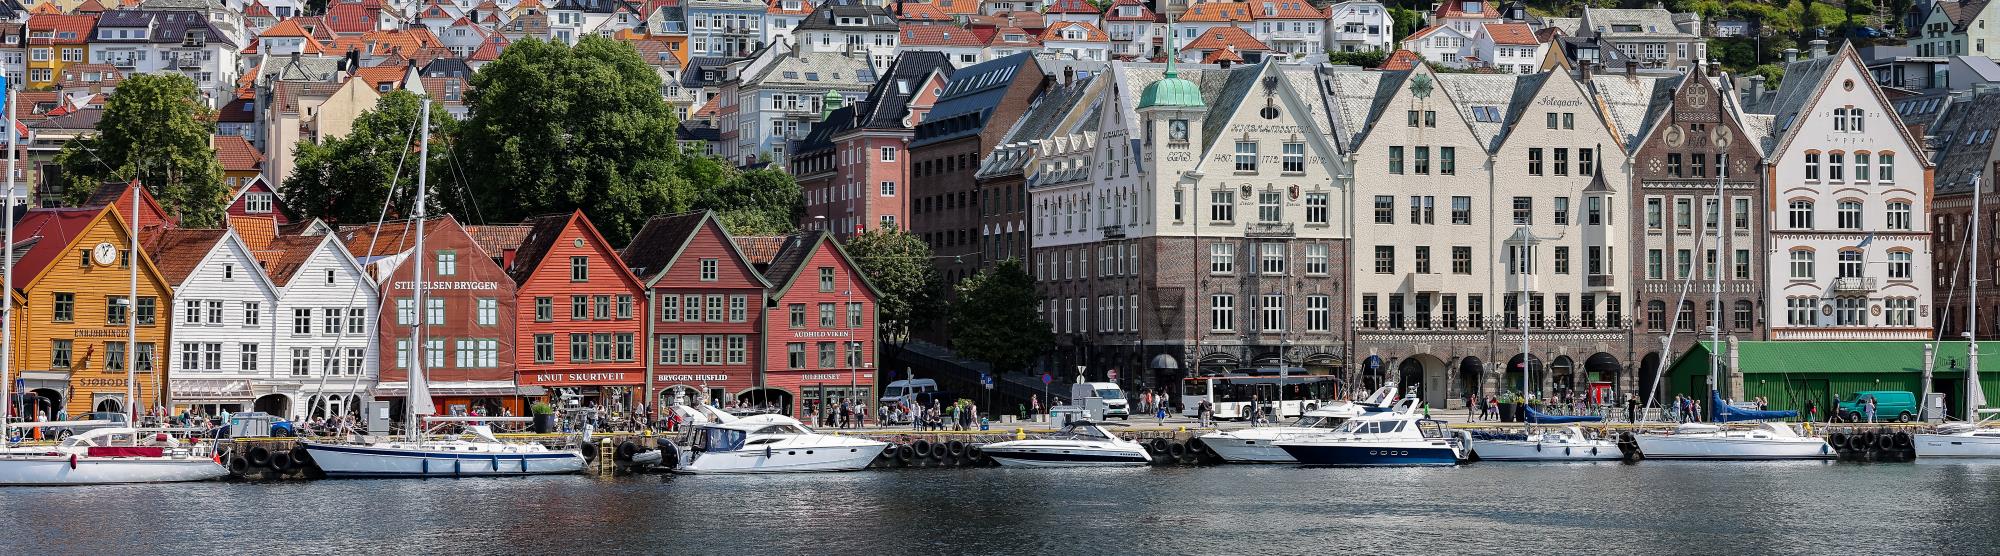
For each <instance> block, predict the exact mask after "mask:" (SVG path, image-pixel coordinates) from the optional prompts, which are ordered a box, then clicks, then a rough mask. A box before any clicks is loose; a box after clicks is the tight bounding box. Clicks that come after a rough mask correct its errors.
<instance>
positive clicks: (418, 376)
mask: <svg viewBox="0 0 2000 556" xmlns="http://www.w3.org/2000/svg"><path fill="white" fill-rule="evenodd" d="M421 114H422V116H421V117H420V121H421V122H422V123H420V124H418V125H419V126H421V127H422V128H423V131H421V132H420V137H422V140H421V141H418V142H417V153H418V154H417V196H416V197H417V198H416V202H415V208H414V209H412V212H411V215H412V216H413V217H414V218H415V219H416V221H417V240H416V245H415V247H414V248H413V249H412V250H411V251H410V259H409V260H410V264H411V267H410V271H411V272H410V279H411V282H410V288H411V290H412V291H413V292H414V293H412V294H411V296H410V312H411V313H413V315H412V317H413V318H411V319H410V322H411V325H410V350H409V354H410V377H409V380H408V381H407V384H409V388H408V390H409V392H408V395H407V396H404V398H405V403H407V404H409V408H408V411H407V412H405V415H407V419H408V420H409V422H408V423H405V424H404V432H405V434H407V435H409V438H410V440H412V441H415V440H421V439H423V431H422V430H421V429H420V428H419V427H420V426H421V423H422V420H421V419H420V418H419V417H418V415H420V414H421V415H429V414H431V412H432V411H434V410H435V409H434V408H430V407H419V404H420V403H421V404H423V405H429V404H430V385H429V384H428V382H429V381H428V380H425V378H424V358H425V357H427V356H429V355H430V354H429V353H428V350H426V349H424V322H425V319H426V318H428V317H429V311H428V310H426V308H425V307H424V203H425V201H424V195H425V194H426V193H428V191H426V190H425V187H426V186H427V185H428V184H427V183H426V181H425V178H426V176H428V175H429V174H430V144H431V101H430V99H429V98H424V99H423V109H422V112H421ZM420 412H421V413H420Z"/></svg>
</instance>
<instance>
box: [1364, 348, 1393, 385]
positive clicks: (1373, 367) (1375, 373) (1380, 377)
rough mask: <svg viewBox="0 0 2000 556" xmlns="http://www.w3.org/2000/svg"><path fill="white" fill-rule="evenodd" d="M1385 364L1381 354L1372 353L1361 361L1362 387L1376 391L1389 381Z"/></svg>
mask: <svg viewBox="0 0 2000 556" xmlns="http://www.w3.org/2000/svg"><path fill="white" fill-rule="evenodd" d="M1385 366H1386V365H1384V364H1383V361H1382V356H1380V355H1370V356H1368V358H1367V359H1364V360H1362V361H1361V389H1362V390H1363V391H1365V392H1374V391H1375V389H1377V388H1381V387H1382V386H1383V385H1384V383H1386V382H1387V380H1386V379H1387V378H1388V377H1387V376H1386V375H1387V374H1388V371H1387V369H1384V368H1383V367H1385Z"/></svg>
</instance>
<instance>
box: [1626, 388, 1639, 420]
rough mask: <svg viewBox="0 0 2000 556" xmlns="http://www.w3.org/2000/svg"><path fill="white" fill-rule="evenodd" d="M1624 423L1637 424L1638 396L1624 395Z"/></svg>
mask: <svg viewBox="0 0 2000 556" xmlns="http://www.w3.org/2000/svg"><path fill="white" fill-rule="evenodd" d="M1625 422H1627V423H1637V422H1639V395H1638V394H1626V395H1625Z"/></svg>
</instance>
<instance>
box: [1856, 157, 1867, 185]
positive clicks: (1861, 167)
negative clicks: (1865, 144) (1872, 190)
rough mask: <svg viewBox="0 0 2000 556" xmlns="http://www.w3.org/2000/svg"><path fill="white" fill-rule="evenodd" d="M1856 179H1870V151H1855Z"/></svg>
mask: <svg viewBox="0 0 2000 556" xmlns="http://www.w3.org/2000/svg"><path fill="white" fill-rule="evenodd" d="M1854 181H1868V153H1854Z"/></svg>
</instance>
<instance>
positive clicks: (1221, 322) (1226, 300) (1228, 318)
mask: <svg viewBox="0 0 2000 556" xmlns="http://www.w3.org/2000/svg"><path fill="white" fill-rule="evenodd" d="M1208 307H1209V309H1208V322H1209V330H1211V331H1215V332H1228V331H1231V330H1235V329H1236V296H1233V295H1230V294H1226V293H1219V294H1214V295H1210V296H1208Z"/></svg>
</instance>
